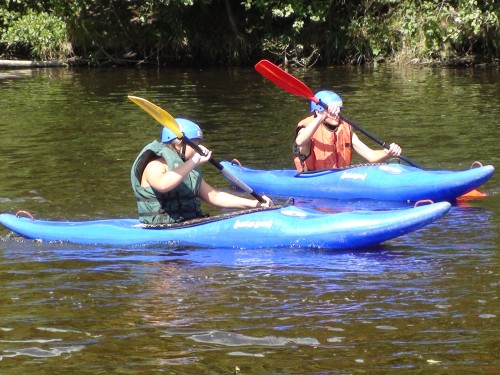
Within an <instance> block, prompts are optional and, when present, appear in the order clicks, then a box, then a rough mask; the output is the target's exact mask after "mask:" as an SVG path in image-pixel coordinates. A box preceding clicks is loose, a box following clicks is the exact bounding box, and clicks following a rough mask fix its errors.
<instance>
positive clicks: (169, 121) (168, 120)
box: [128, 95, 266, 203]
mask: <svg viewBox="0 0 500 375" xmlns="http://www.w3.org/2000/svg"><path fill="white" fill-rule="evenodd" d="M128 98H129V99H130V100H131V101H132V102H134V103H135V104H137V105H138V106H139V107H141V108H142V109H144V110H145V111H146V112H147V113H149V114H150V115H151V116H152V117H153V118H154V119H155V120H156V121H158V122H159V123H160V124H162V125H163V126H165V127H166V128H168V129H170V131H172V133H174V134H175V136H176V137H177V138H179V139H180V140H182V141H183V142H185V143H186V144H188V145H189V146H190V147H191V148H192V149H193V150H195V151H196V152H197V153H199V154H200V155H203V156H205V153H204V152H203V150H202V149H201V148H200V146H198V145H197V144H196V143H194V142H193V141H192V140H191V139H189V138H188V137H186V136H185V135H184V134H183V133H182V132H181V130H180V127H179V124H178V123H177V121H175V119H174V118H173V117H172V116H171V115H170V114H169V113H168V112H167V111H165V110H163V109H161V108H160V107H158V106H157V105H156V104H153V103H151V102H150V101H148V100H146V99H143V98H140V97H138V96H132V95H129V96H128ZM208 161H209V162H210V163H211V164H212V165H214V166H215V167H216V168H217V169H218V170H220V171H221V172H222V173H223V174H224V175H225V176H226V177H227V178H228V179H230V180H231V181H232V182H233V183H234V184H235V185H236V186H237V187H239V188H240V189H242V190H243V191H245V192H246V193H248V194H250V195H252V196H253V197H254V198H255V199H257V200H258V201H259V202H260V203H266V201H265V199H264V198H263V197H262V196H261V195H259V194H257V193H256V192H255V191H254V190H253V189H252V188H251V187H250V186H248V185H247V184H245V183H244V182H243V181H241V180H240V179H239V178H238V177H236V176H234V175H233V174H232V173H231V172H229V171H228V170H226V169H225V168H224V166H222V164H220V163H219V162H218V161H217V160H215V159H214V158H212V157H210V159H208Z"/></svg>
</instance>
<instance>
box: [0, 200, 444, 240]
mask: <svg viewBox="0 0 500 375" xmlns="http://www.w3.org/2000/svg"><path fill="white" fill-rule="evenodd" d="M450 207H451V205H450V204H449V203H447V202H441V203H435V204H429V205H423V206H418V207H415V208H406V209H401V210H390V211H352V212H341V213H324V212H321V211H316V210H312V209H307V208H306V209H301V208H298V207H295V206H285V207H279V208H272V209H256V210H250V211H248V212H246V211H239V212H237V213H235V214H226V215H221V216H215V217H213V218H208V219H201V220H198V221H196V222H194V223H188V224H183V225H180V224H177V225H174V226H172V227H169V228H164V229H152V228H145V227H144V226H143V225H141V224H140V223H139V221H138V220H136V219H105V220H94V221H44V220H37V219H33V218H29V217H25V216H21V215H12V214H1V215H0V223H1V224H2V225H3V226H5V227H6V228H7V229H9V230H11V231H13V232H15V233H16V234H18V235H20V236H22V237H25V238H28V239H38V240H42V241H63V242H72V243H77V244H94V245H147V244H165V245H173V246H195V247H211V248H240V249H245V248H252V249H253V248H274V247H287V248H295V247H297V248H328V249H349V248H358V247H366V246H372V245H377V244H380V243H382V242H385V241H388V240H391V239H393V238H396V237H399V236H401V235H404V234H406V233H408V232H411V231H414V230H416V229H419V228H422V227H424V226H425V225H427V224H429V223H432V222H434V221H435V220H436V219H438V218H439V217H441V216H442V215H444V214H445V213H447V212H448V210H449V209H450Z"/></svg>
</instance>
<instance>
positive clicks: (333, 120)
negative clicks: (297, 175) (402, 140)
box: [293, 91, 402, 172]
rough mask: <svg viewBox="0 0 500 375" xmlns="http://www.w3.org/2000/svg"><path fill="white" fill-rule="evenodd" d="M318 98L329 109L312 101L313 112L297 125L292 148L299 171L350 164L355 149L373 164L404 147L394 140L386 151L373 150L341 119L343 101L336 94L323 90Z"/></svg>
mask: <svg viewBox="0 0 500 375" xmlns="http://www.w3.org/2000/svg"><path fill="white" fill-rule="evenodd" d="M315 97H316V98H318V99H320V100H321V101H322V102H323V103H325V104H327V105H328V110H325V109H324V108H323V107H322V106H320V105H319V104H317V103H315V102H313V101H311V112H312V114H311V115H310V116H308V117H307V118H305V119H303V120H302V121H300V122H299V123H298V124H297V129H296V133H295V134H296V137H295V144H294V147H293V155H294V162H295V167H296V168H297V171H299V172H305V171H316V170H321V169H333V168H342V167H347V166H349V165H350V164H351V161H352V150H353V149H354V151H356V152H357V153H358V154H359V155H360V156H361V157H363V158H364V159H366V160H367V161H368V162H370V163H379V162H382V161H384V160H386V159H388V158H390V157H393V156H394V157H397V156H399V155H401V152H402V150H401V147H400V146H398V145H397V144H395V143H391V145H390V146H389V149H383V150H372V149H371V148H370V147H368V146H367V145H366V144H364V143H363V142H362V141H361V140H360V139H359V138H358V136H357V135H356V133H354V131H353V129H352V126H351V125H349V124H348V123H347V122H346V121H344V120H342V119H340V117H339V115H340V111H341V110H342V105H343V104H342V99H341V98H340V96H338V95H337V94H336V93H334V92H333V91H320V92H318V93H317V94H316V95H315Z"/></svg>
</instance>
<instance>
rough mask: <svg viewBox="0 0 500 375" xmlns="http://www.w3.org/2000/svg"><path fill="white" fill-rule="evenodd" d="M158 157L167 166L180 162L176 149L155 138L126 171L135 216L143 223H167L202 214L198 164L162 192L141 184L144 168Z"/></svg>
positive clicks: (176, 164) (175, 165)
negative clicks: (178, 182)
mask: <svg viewBox="0 0 500 375" xmlns="http://www.w3.org/2000/svg"><path fill="white" fill-rule="evenodd" d="M158 157H160V158H162V159H163V160H164V161H165V162H166V163H167V166H168V169H169V170H173V169H175V168H177V167H178V166H179V165H181V164H182V163H183V160H182V159H181V157H180V156H179V155H178V154H177V152H175V151H174V150H172V149H171V148H169V147H166V146H165V145H163V144H162V143H160V142H158V141H153V142H151V143H150V144H148V145H146V146H145V147H144V148H143V149H142V151H141V152H140V153H139V156H137V158H136V159H135V161H134V164H133V165H132V169H131V171H130V181H131V183H132V189H133V190H134V195H135V198H136V200H137V210H138V212H139V220H140V221H141V222H142V223H144V224H169V223H176V222H181V221H184V220H189V219H194V218H197V217H203V216H204V215H203V212H202V211H201V203H200V199H199V190H200V185H201V181H202V178H203V177H202V174H201V169H200V168H199V167H196V168H195V169H193V170H192V171H191V172H190V173H189V174H188V175H187V176H186V178H185V179H184V180H183V181H182V182H181V183H180V184H179V185H178V186H177V187H175V188H174V189H172V190H171V191H169V192H166V193H162V192H159V191H157V190H155V189H153V188H152V187H151V186H149V187H147V188H144V187H142V186H141V180H142V174H143V172H144V169H145V168H146V166H147V165H148V163H149V162H150V161H151V160H154V159H158Z"/></svg>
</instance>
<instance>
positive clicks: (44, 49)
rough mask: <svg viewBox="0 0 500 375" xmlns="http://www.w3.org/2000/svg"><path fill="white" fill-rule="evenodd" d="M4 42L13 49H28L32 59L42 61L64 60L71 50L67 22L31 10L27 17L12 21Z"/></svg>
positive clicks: (3, 36) (3, 37)
mask: <svg viewBox="0 0 500 375" xmlns="http://www.w3.org/2000/svg"><path fill="white" fill-rule="evenodd" d="M2 40H3V41H4V42H5V43H7V46H8V48H11V49H15V48H17V47H20V46H21V47H23V46H24V47H27V48H28V49H29V52H30V55H31V57H33V58H35V59H40V60H54V59H55V60H57V59H63V58H66V57H67V55H68V54H69V52H70V50H71V49H70V45H69V44H68V42H67V35H66V24H65V22H64V21H62V20H61V19H60V18H58V17H55V16H53V15H50V14H48V13H45V12H41V13H35V12H33V11H31V10H30V11H28V13H27V14H26V15H24V16H21V17H19V18H18V19H15V20H13V21H11V22H10V23H9V27H8V28H7V29H6V31H5V32H4V33H3V35H2Z"/></svg>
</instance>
